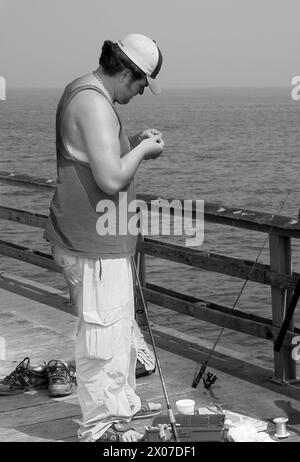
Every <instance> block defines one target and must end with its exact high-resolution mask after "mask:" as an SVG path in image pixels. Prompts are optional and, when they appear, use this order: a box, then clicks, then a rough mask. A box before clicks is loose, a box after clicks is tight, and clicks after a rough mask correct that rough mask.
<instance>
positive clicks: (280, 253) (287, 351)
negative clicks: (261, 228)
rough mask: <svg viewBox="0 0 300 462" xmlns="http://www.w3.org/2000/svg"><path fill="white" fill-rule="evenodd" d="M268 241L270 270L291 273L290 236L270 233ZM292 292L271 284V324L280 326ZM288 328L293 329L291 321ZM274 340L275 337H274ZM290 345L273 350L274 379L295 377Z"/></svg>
mask: <svg viewBox="0 0 300 462" xmlns="http://www.w3.org/2000/svg"><path fill="white" fill-rule="evenodd" d="M269 242H270V266H271V270H273V271H276V272H278V273H283V274H288V275H291V274H292V259H291V238H289V237H284V236H280V235H277V234H271V235H270V237H269ZM291 296H292V293H291V291H290V290H288V289H280V288H278V287H273V286H272V285H271V298H272V318H273V325H274V326H276V327H279V328H280V327H281V325H282V322H283V319H284V316H285V311H286V307H287V306H288V304H289V301H290V299H291ZM289 329H293V321H292V322H291V324H290V327H289ZM275 340H276V339H275ZM291 351H292V346H291V345H287V344H285V345H282V347H281V350H280V351H279V352H276V351H274V380H275V381H277V382H280V383H286V382H288V381H291V380H295V379H296V364H295V361H294V360H293V358H292V354H291Z"/></svg>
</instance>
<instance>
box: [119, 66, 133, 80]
mask: <svg viewBox="0 0 300 462" xmlns="http://www.w3.org/2000/svg"><path fill="white" fill-rule="evenodd" d="M119 80H120V82H126V83H127V82H129V81H130V80H131V72H130V70H129V69H123V71H121V72H120V74H119Z"/></svg>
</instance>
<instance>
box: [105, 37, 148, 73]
mask: <svg viewBox="0 0 300 462" xmlns="http://www.w3.org/2000/svg"><path fill="white" fill-rule="evenodd" d="M99 64H100V65H101V66H102V68H103V71H104V72H105V73H106V74H108V75H110V76H112V75H115V74H117V73H118V72H122V71H123V70H124V69H129V70H130V71H131V73H132V77H133V79H136V80H139V79H142V78H143V77H145V73H144V72H143V71H142V70H141V69H140V68H139V67H137V66H136V65H135V64H134V63H133V62H132V61H131V60H130V59H129V58H128V57H127V56H126V55H125V53H123V51H122V50H121V49H120V48H119V47H118V44H117V43H113V42H111V41H110V40H105V42H104V43H103V46H102V52H101V56H100V58H99Z"/></svg>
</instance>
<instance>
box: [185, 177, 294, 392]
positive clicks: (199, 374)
mask: <svg viewBox="0 0 300 462" xmlns="http://www.w3.org/2000/svg"><path fill="white" fill-rule="evenodd" d="M299 175H300V171H299V172H298V173H297V175H296V178H295V180H294V182H293V183H292V184H294V185H295V183H296V182H297V180H298V177H299ZM295 189H296V186H293V187H292V188H290V190H289V191H288V193H287V195H286V198H285V199H284V201H282V202H281V205H280V208H279V210H278V212H277V214H276V215H274V219H273V220H272V226H271V228H270V230H269V232H268V234H267V236H266V238H265V240H264V242H263V245H262V247H261V248H260V250H259V252H258V255H257V257H256V259H255V261H254V263H253V265H252V266H251V268H250V270H249V272H248V274H247V277H246V279H245V281H244V283H243V285H242V288H241V290H240V291H239V293H238V296H237V298H236V300H235V302H234V304H233V307H232V309H231V313H233V311H234V310H235V308H236V305H237V304H238V302H239V300H240V298H241V296H242V293H243V292H244V289H245V287H246V285H247V283H248V281H249V279H250V276H251V274H252V272H253V270H254V268H255V266H256V264H257V263H258V260H259V258H260V256H261V254H262V251H263V250H264V248H265V245H266V243H267V241H268V240H269V238H270V235H271V233H272V231H273V229H274V226H275V225H276V219H277V218H278V216H279V215H280V214H281V212H282V210H283V208H284V207H285V204H286V203H287V201H288V198H289V196H290V195H291V194H292V193H293V192H294V191H295ZM225 329H226V327H225V320H224V325H223V327H222V328H221V330H220V332H219V335H218V337H217V340H216V341H215V343H214V345H213V347H212V348H211V350H210V352H209V353H208V356H207V358H206V360H205V362H204V363H203V365H202V366H201V368H200V370H199V366H197V367H196V371H195V374H194V378H193V383H192V387H193V388H196V387H197V386H198V383H199V381H200V380H201V378H202V377H203V374H204V373H205V370H206V368H207V365H208V363H209V361H210V358H211V357H212V355H213V353H214V351H215V349H216V347H217V345H218V343H219V341H220V340H221V337H222V334H223V332H224V330H225ZM198 370H199V372H198Z"/></svg>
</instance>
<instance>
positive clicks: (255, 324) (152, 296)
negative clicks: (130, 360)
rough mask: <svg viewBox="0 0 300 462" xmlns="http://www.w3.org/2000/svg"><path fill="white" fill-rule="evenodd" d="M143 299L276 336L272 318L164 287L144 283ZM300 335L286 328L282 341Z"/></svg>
mask: <svg viewBox="0 0 300 462" xmlns="http://www.w3.org/2000/svg"><path fill="white" fill-rule="evenodd" d="M143 294H144V297H145V299H146V300H147V301H148V302H150V303H153V304H155V305H158V306H163V307H164V308H168V309H170V310H173V311H176V312H178V313H182V314H185V315H189V316H192V317H195V318H197V319H200V320H202V321H205V322H209V323H212V324H216V325H218V326H221V327H223V326H224V327H225V328H227V329H231V330H236V331H238V332H243V333H245V334H249V335H253V336H255V337H259V338H263V339H266V340H274V339H275V338H277V335H278V333H279V330H280V329H279V328H278V327H275V326H273V325H272V320H271V319H268V318H263V317H260V316H256V315H253V314H250V313H245V312H241V311H239V310H237V309H236V310H234V311H232V309H231V308H228V307H225V306H222V305H217V304H215V303H211V302H207V301H205V300H201V299H198V298H196V297H191V296H189V295H185V294H182V293H178V292H175V291H172V290H169V289H166V288H164V287H160V286H157V285H153V284H146V286H145V287H143ZM297 334H300V329H294V331H292V332H291V331H290V330H289V331H288V333H287V335H286V337H285V341H284V343H285V344H289V342H291V339H292V338H293V336H295V335H297Z"/></svg>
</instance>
